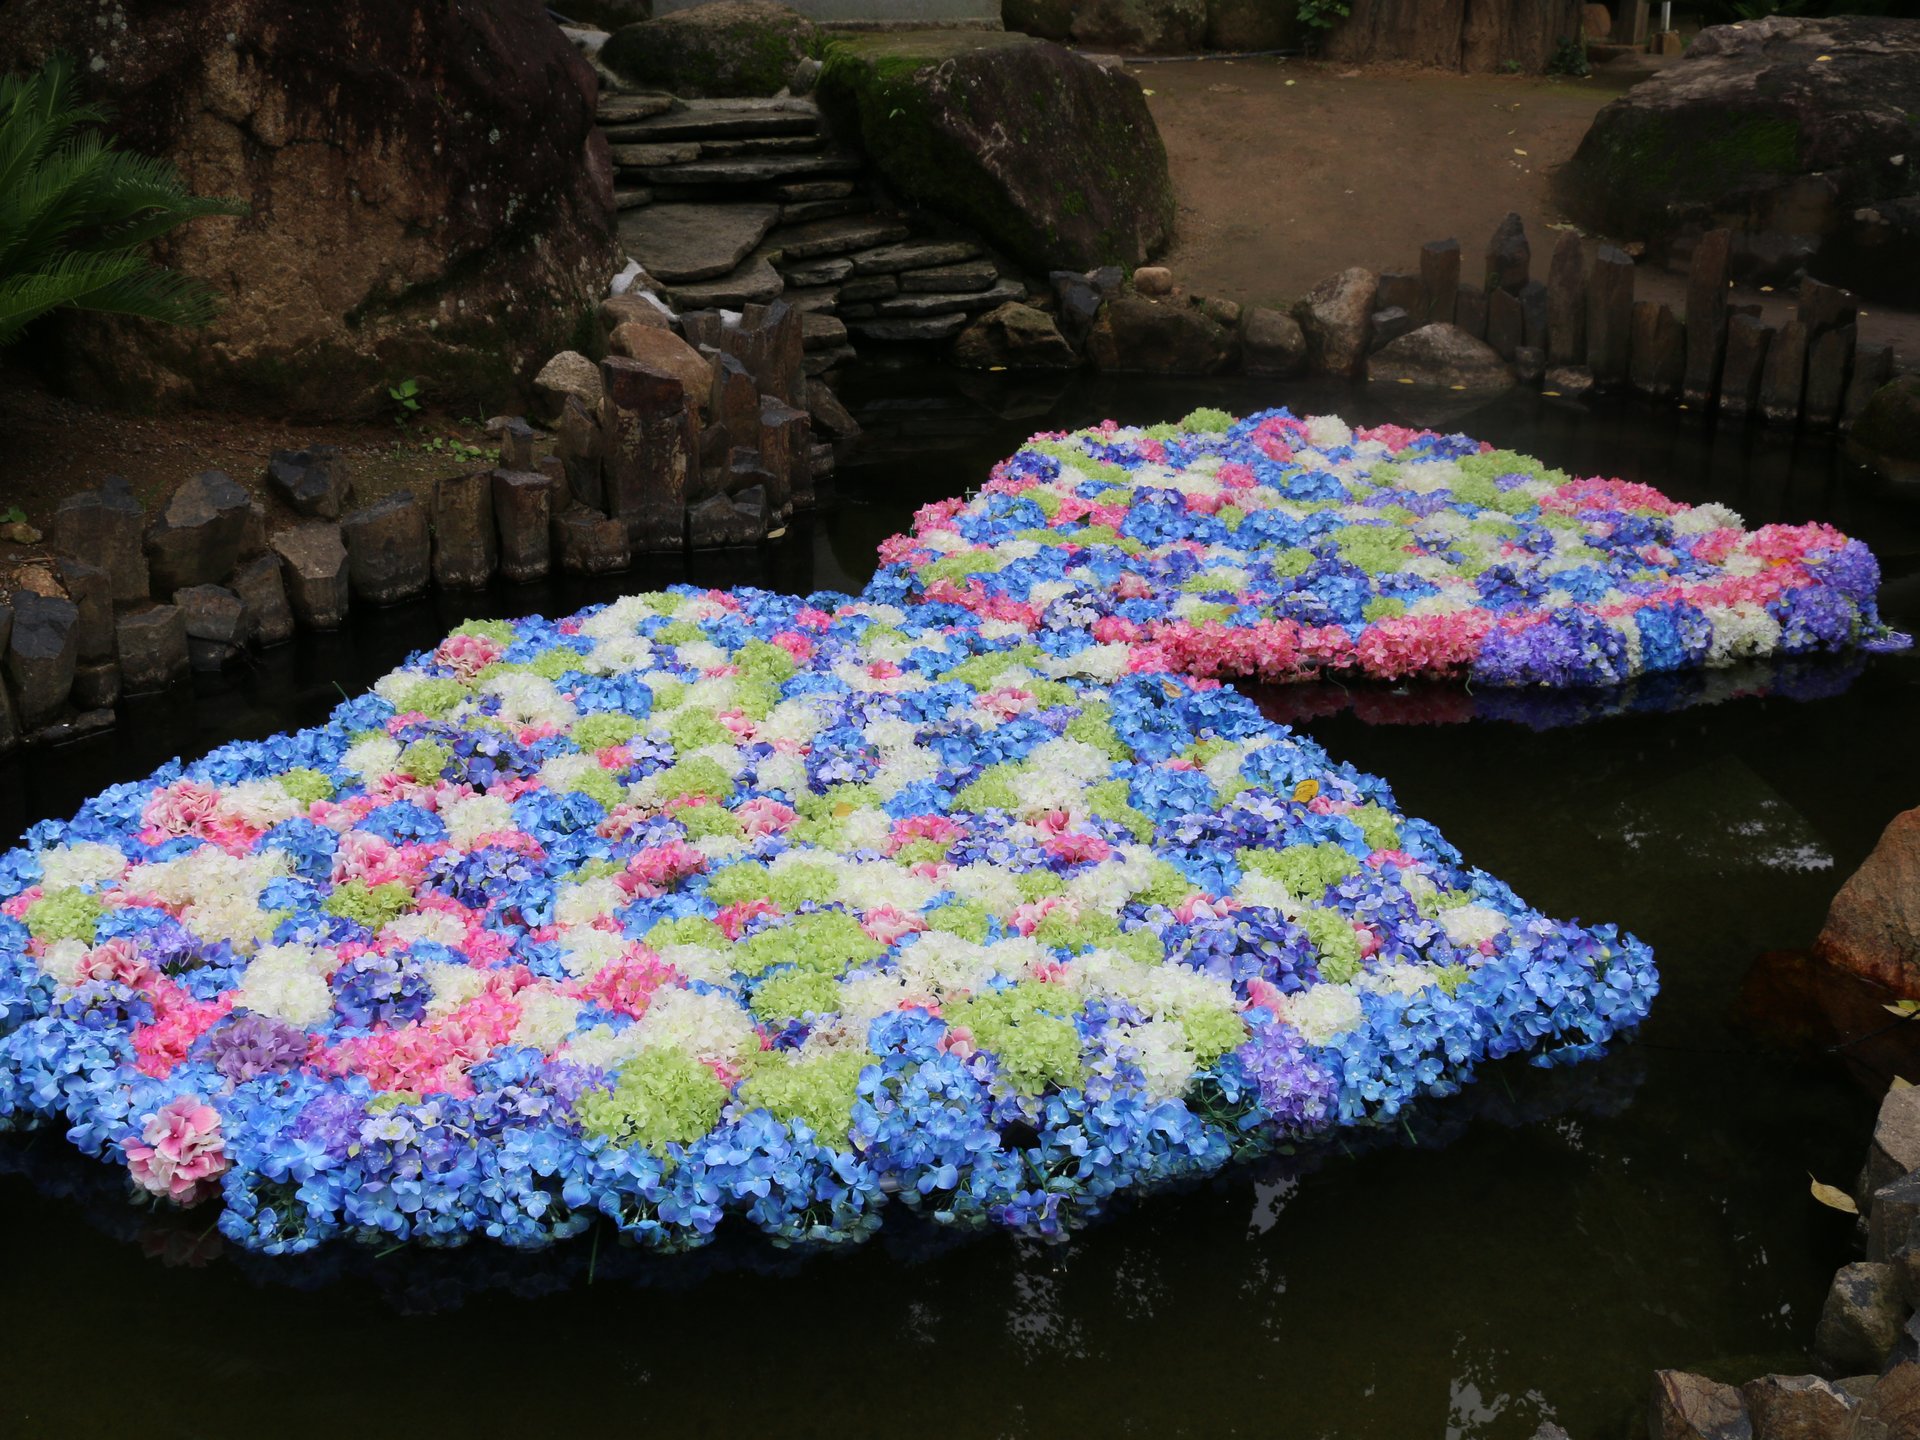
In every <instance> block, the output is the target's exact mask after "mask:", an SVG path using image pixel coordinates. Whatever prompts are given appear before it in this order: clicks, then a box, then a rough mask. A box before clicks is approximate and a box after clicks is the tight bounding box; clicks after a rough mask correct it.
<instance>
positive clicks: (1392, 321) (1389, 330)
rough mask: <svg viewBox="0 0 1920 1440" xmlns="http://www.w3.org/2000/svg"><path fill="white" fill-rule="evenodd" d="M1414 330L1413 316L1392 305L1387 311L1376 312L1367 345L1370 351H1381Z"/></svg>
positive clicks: (1370, 326)
mask: <svg viewBox="0 0 1920 1440" xmlns="http://www.w3.org/2000/svg"><path fill="white" fill-rule="evenodd" d="M1412 329H1413V316H1412V315H1410V314H1408V313H1407V312H1406V311H1405V310H1403V309H1402V308H1401V307H1400V306H1398V305H1392V306H1389V307H1388V308H1387V309H1385V310H1376V311H1374V312H1373V317H1372V319H1371V321H1370V322H1369V325H1368V337H1367V345H1368V347H1369V348H1370V349H1373V350H1379V349H1381V348H1382V347H1384V346H1387V345H1391V344H1392V343H1393V342H1394V341H1396V340H1398V339H1399V338H1400V337H1401V336H1402V335H1405V334H1407V333H1408V332H1409V331H1411V330H1412Z"/></svg>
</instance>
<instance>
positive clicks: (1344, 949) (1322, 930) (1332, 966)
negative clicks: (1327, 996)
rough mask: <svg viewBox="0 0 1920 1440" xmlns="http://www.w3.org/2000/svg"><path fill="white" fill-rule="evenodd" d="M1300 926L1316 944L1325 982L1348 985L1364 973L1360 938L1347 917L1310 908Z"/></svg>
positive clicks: (1303, 912) (1302, 911)
mask: <svg viewBox="0 0 1920 1440" xmlns="http://www.w3.org/2000/svg"><path fill="white" fill-rule="evenodd" d="M1297 923H1298V924H1299V926H1300V928H1301V929H1302V930H1305V931H1306V932H1307V938H1308V939H1309V940H1311V941H1312V942H1313V948H1314V950H1315V952H1316V953H1317V955H1318V968H1319V971H1320V978H1321V979H1322V980H1324V981H1326V982H1327V983H1328V984H1330V985H1344V984H1346V983H1347V982H1348V981H1349V980H1351V979H1353V977H1354V976H1356V975H1358V974H1359V973H1360V936H1359V935H1358V934H1357V933H1355V931H1354V928H1353V925H1352V923H1351V922H1349V921H1348V919H1347V917H1346V916H1344V915H1342V914H1340V912H1339V911H1337V910H1325V909H1322V908H1321V907H1320V906H1318V905H1308V906H1306V907H1305V908H1304V909H1302V910H1301V912H1300V914H1299V916H1298V917H1297Z"/></svg>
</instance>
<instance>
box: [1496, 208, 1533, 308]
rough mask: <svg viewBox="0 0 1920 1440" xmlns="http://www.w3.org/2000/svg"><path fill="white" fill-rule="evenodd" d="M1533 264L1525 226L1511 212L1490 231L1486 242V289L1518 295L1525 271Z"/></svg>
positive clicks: (1524, 281)
mask: <svg viewBox="0 0 1920 1440" xmlns="http://www.w3.org/2000/svg"><path fill="white" fill-rule="evenodd" d="M1532 263H1533V247H1532V246H1531V245H1529V244H1528V243H1527V227H1526V226H1525V225H1524V224H1522V223H1521V220H1520V217H1519V216H1518V215H1517V214H1515V213H1514V212H1512V211H1508V212H1507V218H1506V219H1504V220H1502V221H1501V222H1500V224H1499V226H1498V228H1496V229H1495V230H1494V232H1493V239H1492V240H1490V241H1489V242H1488V243H1487V289H1489V290H1505V291H1507V292H1509V293H1510V294H1515V295H1517V294H1519V293H1520V287H1521V286H1522V285H1524V284H1526V283H1527V271H1528V269H1529V267H1530V266H1531V265H1532Z"/></svg>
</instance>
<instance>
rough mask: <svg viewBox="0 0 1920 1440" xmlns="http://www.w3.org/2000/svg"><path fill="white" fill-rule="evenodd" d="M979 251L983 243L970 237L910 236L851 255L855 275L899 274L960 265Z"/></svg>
mask: <svg viewBox="0 0 1920 1440" xmlns="http://www.w3.org/2000/svg"><path fill="white" fill-rule="evenodd" d="M979 253H980V247H979V246H978V245H976V244H974V243H973V242H972V241H971V240H908V241H904V242H902V243H900V244H897V245H880V246H876V247H875V248H874V249H872V250H862V251H859V252H857V253H856V254H854V255H853V256H851V257H850V259H851V260H852V263H853V273H854V274H855V275H897V274H899V273H900V272H901V271H903V270H925V269H927V268H929V267H932V266H939V265H958V264H961V263H962V262H963V261H967V260H971V259H973V258H974V256H976V255H978V254H979ZM988 283H992V282H991V281H989V282H988Z"/></svg>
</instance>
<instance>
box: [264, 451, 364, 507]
mask: <svg viewBox="0 0 1920 1440" xmlns="http://www.w3.org/2000/svg"><path fill="white" fill-rule="evenodd" d="M267 484H268V486H269V487H271V488H272V489H273V491H274V492H275V493H276V494H277V495H279V496H280V498H281V499H283V500H285V501H286V502H287V504H288V505H290V506H292V507H293V509H294V511H295V512H296V513H298V514H301V515H308V516H313V517H316V518H318V519H321V520H338V519H339V518H340V516H341V515H342V514H343V513H344V512H345V510H346V508H347V506H348V505H350V504H351V503H352V502H353V478H352V474H351V472H350V471H349V469H348V467H347V459H346V456H344V455H342V454H341V453H340V449H339V447H338V446H336V445H315V446H314V447H312V448H311V449H308V450H276V451H274V452H273V455H272V457H271V458H270V459H269V460H268V461H267Z"/></svg>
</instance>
